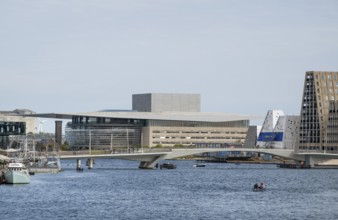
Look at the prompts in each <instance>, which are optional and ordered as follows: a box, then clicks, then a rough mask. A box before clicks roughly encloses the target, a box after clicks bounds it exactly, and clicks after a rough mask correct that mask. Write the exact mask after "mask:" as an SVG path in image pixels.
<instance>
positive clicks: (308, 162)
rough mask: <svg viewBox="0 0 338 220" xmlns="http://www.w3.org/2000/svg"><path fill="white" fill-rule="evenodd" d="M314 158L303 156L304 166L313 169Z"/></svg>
mask: <svg viewBox="0 0 338 220" xmlns="http://www.w3.org/2000/svg"><path fill="white" fill-rule="evenodd" d="M315 162H316V160H315V158H314V157H313V156H311V155H305V165H306V166H310V167H314V166H315Z"/></svg>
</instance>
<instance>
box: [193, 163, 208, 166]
mask: <svg viewBox="0 0 338 220" xmlns="http://www.w3.org/2000/svg"><path fill="white" fill-rule="evenodd" d="M205 166H206V165H205V164H203V163H202V164H201V163H197V164H194V166H193V167H205Z"/></svg>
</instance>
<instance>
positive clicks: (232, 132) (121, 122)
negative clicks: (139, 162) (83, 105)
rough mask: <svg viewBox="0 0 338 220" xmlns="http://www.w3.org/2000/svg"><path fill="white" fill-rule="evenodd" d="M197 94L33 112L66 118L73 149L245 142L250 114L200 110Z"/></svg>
mask: <svg viewBox="0 0 338 220" xmlns="http://www.w3.org/2000/svg"><path fill="white" fill-rule="evenodd" d="M199 110H200V95H196V94H165V93H155V94H153V93H150V94H139V95H133V109H132V110H127V111H118V110H107V111H99V112H88V113H75V114H68V113H66V114H37V115H36V116H35V117H49V118H58V119H70V120H71V121H70V122H69V123H67V125H66V130H65V136H66V140H67V142H68V143H69V144H70V146H71V147H72V148H73V149H88V148H89V147H90V148H91V149H105V150H114V149H120V148H127V149H130V150H136V149H138V148H141V147H172V146H197V147H198V146H199V147H210V146H211V147H219V146H222V145H224V144H225V143H236V144H243V143H244V141H245V138H246V133H247V131H248V128H249V122H250V119H254V118H255V117H252V116H245V115H237V114H225V113H203V112H200V111H199Z"/></svg>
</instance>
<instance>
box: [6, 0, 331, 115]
mask: <svg viewBox="0 0 338 220" xmlns="http://www.w3.org/2000/svg"><path fill="white" fill-rule="evenodd" d="M337 11H338V1H335V0H331V1H330V0H323V1H316V0H285V1H277V0H276V1H271V0H223V1H221V0H208V1H207V0H189V1H188V0H156V1H155V0H138V1H131V0H120V1H114V0H102V1H94V0H51V1H42V0H36V1H23V0H11V1H1V2H0V76H1V82H2V83H1V87H0V96H1V102H0V111H7V110H14V109H17V108H22V109H23V108H26V109H31V110H33V111H35V112H37V113H47V112H57V113H62V112H88V111H98V110H102V109H131V108H132V101H131V100H132V94H138V93H194V94H201V111H203V112H224V113H238V114H252V115H261V116H262V117H264V116H265V114H266V112H267V111H268V110H269V109H281V110H283V111H284V112H285V113H286V114H288V115H299V113H300V107H301V97H302V90H303V83H304V77H305V72H306V71H312V70H313V71H338V62H337V60H338V41H337V36H338V13H337Z"/></svg>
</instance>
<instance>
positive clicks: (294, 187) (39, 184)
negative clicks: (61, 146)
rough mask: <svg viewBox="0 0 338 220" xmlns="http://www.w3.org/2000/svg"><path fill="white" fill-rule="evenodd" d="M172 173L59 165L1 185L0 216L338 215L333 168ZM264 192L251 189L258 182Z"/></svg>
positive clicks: (110, 163) (188, 166)
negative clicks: (54, 171)
mask: <svg viewBox="0 0 338 220" xmlns="http://www.w3.org/2000/svg"><path fill="white" fill-rule="evenodd" d="M174 163H176V164H177V169H175V170H160V169H157V170H141V169H137V167H138V163H136V162H132V161H123V160H97V161H96V164H95V165H94V169H93V170H87V169H86V168H85V169H84V171H83V172H76V171H75V161H66V162H62V167H63V169H64V171H63V172H61V173H59V174H36V175H34V176H31V183H30V184H27V185H14V186H13V185H0V196H1V203H0V217H1V219H43V220H45V219H338V205H337V204H338V170H336V169H327V170H326V169H316V170H315V169H312V170H301V169H279V168H276V166H275V165H259V164H254V165H250V164H241V165H236V164H212V163H210V164H207V166H206V167H204V168H195V167H193V164H194V163H195V162H194V161H174ZM261 181H264V182H265V183H266V184H267V190H266V191H265V192H253V191H252V186H253V184H254V183H256V182H261Z"/></svg>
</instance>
